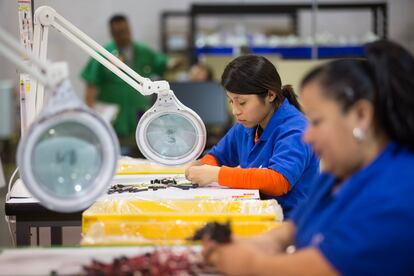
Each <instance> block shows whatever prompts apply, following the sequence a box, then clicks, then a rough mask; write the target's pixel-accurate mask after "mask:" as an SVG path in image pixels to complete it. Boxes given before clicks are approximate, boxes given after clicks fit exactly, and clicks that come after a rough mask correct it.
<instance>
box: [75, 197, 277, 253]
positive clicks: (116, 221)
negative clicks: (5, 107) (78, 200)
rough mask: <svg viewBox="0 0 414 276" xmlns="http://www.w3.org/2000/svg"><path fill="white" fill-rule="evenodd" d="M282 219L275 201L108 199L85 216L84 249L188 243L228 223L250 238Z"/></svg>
mask: <svg viewBox="0 0 414 276" xmlns="http://www.w3.org/2000/svg"><path fill="white" fill-rule="evenodd" d="M282 219H283V215H282V212H281V208H280V206H279V205H278V204H277V202H276V201H275V200H244V201H222V200H220V201H218V200H165V201H142V200H107V201H100V202H96V203H95V204H94V205H92V206H91V207H90V208H89V209H88V210H86V211H85V212H84V213H83V215H82V233H83V240H82V244H83V245H109V244H148V243H152V244H169V243H174V244H177V243H184V242H185V239H186V238H188V237H191V236H192V235H193V234H194V232H195V231H196V230H197V229H199V228H201V227H202V226H204V225H205V224H206V223H207V222H212V221H217V222H222V223H224V222H227V221H230V222H231V226H232V230H233V233H234V234H235V236H240V237H242V236H251V235H255V234H259V233H263V232H265V231H267V230H269V229H271V228H273V227H275V226H277V225H278V222H280V221H282Z"/></svg>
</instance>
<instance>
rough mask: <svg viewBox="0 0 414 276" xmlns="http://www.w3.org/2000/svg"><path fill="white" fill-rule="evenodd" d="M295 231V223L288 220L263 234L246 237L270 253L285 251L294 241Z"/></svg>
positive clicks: (247, 240) (248, 240)
mask: <svg viewBox="0 0 414 276" xmlns="http://www.w3.org/2000/svg"><path fill="white" fill-rule="evenodd" d="M295 231H296V230H295V225H294V224H293V223H292V222H291V221H287V222H284V223H282V224H281V225H280V226H277V227H275V228H273V229H272V230H270V231H268V232H266V233H264V234H262V235H258V236H255V237H252V238H249V239H246V242H250V243H252V244H254V245H256V246H257V247H258V248H261V249H263V250H264V251H265V252H267V253H268V254H272V255H273V254H280V253H285V252H286V248H287V247H288V246H290V245H292V244H293V242H294V235H295Z"/></svg>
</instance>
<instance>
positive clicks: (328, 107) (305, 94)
mask: <svg viewBox="0 0 414 276" xmlns="http://www.w3.org/2000/svg"><path fill="white" fill-rule="evenodd" d="M322 91H323V88H322V87H321V86H320V85H319V84H318V83H317V81H313V82H310V83H308V84H306V85H305V86H304V87H303V88H302V91H301V95H300V96H301V100H302V104H303V110H304V112H305V115H306V116H307V118H308V120H309V125H308V127H307V129H306V131H305V134H304V140H305V142H306V143H308V144H310V145H311V146H312V148H313V150H314V151H315V153H316V154H317V155H318V156H319V158H320V159H321V170H322V171H325V172H329V173H332V174H334V175H336V176H338V177H339V178H346V177H347V176H349V175H350V174H352V173H353V172H354V171H355V169H356V167H357V166H358V163H359V161H358V160H359V158H360V155H361V153H360V148H359V145H358V143H357V142H356V141H355V138H354V137H353V135H352V129H353V126H354V125H355V116H354V114H353V113H354V112H353V111H352V110H350V111H348V112H347V113H344V112H343V111H342V109H341V107H340V106H339V104H338V103H337V102H336V101H335V100H333V99H331V98H328V97H326V96H325V95H324V94H323V92H322Z"/></svg>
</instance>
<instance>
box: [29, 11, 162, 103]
mask: <svg viewBox="0 0 414 276" xmlns="http://www.w3.org/2000/svg"><path fill="white" fill-rule="evenodd" d="M34 23H35V36H34V41H33V43H34V45H33V48H34V49H35V48H36V47H38V48H39V49H40V52H41V51H42V49H41V48H42V47H47V35H48V31H47V27H48V26H53V27H54V28H56V29H57V30H58V31H60V32H61V33H62V34H63V35H64V36H66V38H68V39H69V40H71V41H72V42H73V43H75V44H76V45H77V46H79V47H80V48H81V49H83V50H84V51H85V52H87V53H88V54H89V55H90V56H91V57H92V58H94V59H96V60H97V61H98V62H99V63H101V64H102V65H103V66H105V67H106V68H107V69H108V70H110V71H112V72H113V73H114V74H116V75H117V76H118V77H120V78H121V79H122V80H124V81H125V82H126V83H128V84H129V85H130V86H132V87H133V88H135V90H137V91H138V92H140V93H141V94H143V95H151V94H153V93H159V92H162V91H168V90H169V88H170V87H169V84H168V82H167V81H155V82H153V81H151V80H150V79H148V78H144V77H142V76H140V75H139V74H138V73H137V72H135V71H134V70H132V69H131V68H130V67H128V66H127V65H126V64H125V63H123V62H122V61H121V60H119V59H118V58H117V57H115V56H114V55H112V54H111V53H110V52H108V51H107V50H106V49H105V48H103V47H102V46H101V45H99V44H98V43H97V42H96V41H94V40H93V39H92V38H90V37H89V36H88V35H86V34H85V33H84V32H82V31H81V30H79V29H78V28H77V27H76V26H74V25H73V24H72V23H70V22H69V21H68V20H66V19H65V18H64V17H63V16H61V15H60V14H58V13H57V12H56V11H55V10H54V9H53V8H51V7H48V6H42V7H39V8H38V9H37V10H36V12H35V16H34ZM39 26H40V31H36V29H37V28H38V27H39ZM38 29H39V28H38ZM45 30H46V31H45ZM39 36H40V37H39ZM39 38H40V39H39ZM39 43H41V44H42V45H40V46H38V45H36V44H39Z"/></svg>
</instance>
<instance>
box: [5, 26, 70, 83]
mask: <svg viewBox="0 0 414 276" xmlns="http://www.w3.org/2000/svg"><path fill="white" fill-rule="evenodd" d="M0 53H1V54H3V55H4V56H5V57H6V58H7V59H9V60H10V61H11V62H12V63H14V64H15V65H17V66H18V67H19V68H20V69H21V70H23V71H25V72H27V73H29V74H30V75H31V76H33V77H34V78H35V79H37V80H38V81H39V82H41V83H42V84H43V85H45V86H47V87H49V88H51V89H53V88H55V87H56V86H58V85H59V84H60V83H61V82H62V81H63V80H64V79H66V78H67V77H68V67H67V64H66V62H56V63H51V64H50V63H48V62H46V61H42V60H40V59H39V58H38V57H36V56H35V55H33V54H32V53H30V52H28V51H27V50H26V49H24V48H23V46H21V45H20V44H19V43H18V42H17V41H16V40H15V39H14V38H13V37H12V36H11V35H9V34H8V33H7V32H6V31H5V30H3V29H2V28H0ZM22 56H27V57H28V58H29V60H30V61H31V62H32V64H33V66H32V67H30V66H28V65H27V64H26V63H25V62H24V61H23V60H22V58H21V57H22Z"/></svg>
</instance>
